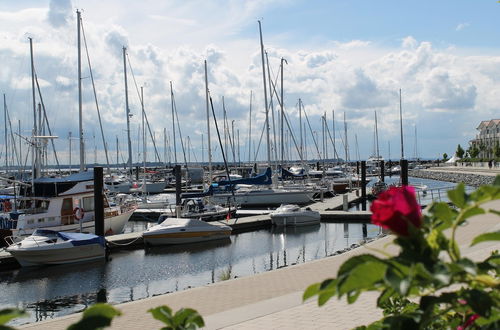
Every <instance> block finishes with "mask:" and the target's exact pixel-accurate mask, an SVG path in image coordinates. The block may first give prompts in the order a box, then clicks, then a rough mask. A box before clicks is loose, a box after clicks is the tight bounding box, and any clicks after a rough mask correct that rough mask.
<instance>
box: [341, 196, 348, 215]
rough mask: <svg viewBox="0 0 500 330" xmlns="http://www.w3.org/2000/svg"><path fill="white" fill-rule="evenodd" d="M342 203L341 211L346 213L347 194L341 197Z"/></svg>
mask: <svg viewBox="0 0 500 330" xmlns="http://www.w3.org/2000/svg"><path fill="white" fill-rule="evenodd" d="M342 202H343V203H342V210H343V211H346V212H347V211H348V210H349V200H348V199H347V194H343V195H342Z"/></svg>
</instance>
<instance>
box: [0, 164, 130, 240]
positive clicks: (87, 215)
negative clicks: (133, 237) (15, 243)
mask: <svg viewBox="0 0 500 330" xmlns="http://www.w3.org/2000/svg"><path fill="white" fill-rule="evenodd" d="M89 179H90V180H89ZM103 198H104V200H103V204H104V232H105V233H106V235H112V234H119V233H121V232H122V231H123V229H124V228H125V225H126V224H127V221H128V220H129V219H130V217H131V216H132V213H133V212H134V210H135V208H136V205H135V203H130V202H126V203H120V204H117V205H112V204H110V203H109V202H108V199H107V197H106V196H104V197H103ZM17 202H18V203H17V205H16V207H15V208H14V207H13V209H14V210H13V211H12V212H9V213H4V214H0V220H1V221H0V224H1V226H2V228H0V229H3V230H4V231H8V232H9V233H8V235H13V236H18V237H26V236H29V235H31V234H32V233H33V232H34V231H36V230H37V229H42V228H43V229H48V230H54V231H58V232H60V231H65V232H70V231H73V232H75V231H81V232H86V233H93V232H94V221H95V206H94V182H93V173H92V172H84V173H79V174H75V175H72V176H69V177H66V178H55V179H52V178H42V179H40V181H39V182H37V181H35V196H32V197H18V199H17Z"/></svg>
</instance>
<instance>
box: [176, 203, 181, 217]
mask: <svg viewBox="0 0 500 330" xmlns="http://www.w3.org/2000/svg"><path fill="white" fill-rule="evenodd" d="M181 210H182V205H176V206H175V217H176V218H180V217H181Z"/></svg>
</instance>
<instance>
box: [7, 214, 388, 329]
mask: <svg viewBox="0 0 500 330" xmlns="http://www.w3.org/2000/svg"><path fill="white" fill-rule="evenodd" d="M134 225H137V226H142V225H144V223H142V224H141V223H139V224H134ZM363 226H366V229H365V233H366V237H363V232H364V230H363ZM378 234H379V227H376V226H373V225H362V224H330V223H321V224H320V225H313V226H305V227H296V228H286V229H283V228H281V229H279V228H271V229H267V230H257V231H253V232H246V233H241V234H236V235H232V236H231V238H230V239H228V240H223V241H214V242H211V243H210V242H209V243H207V242H204V243H198V244H189V245H179V246H164V247H155V248H148V249H137V250H121V251H117V252H113V253H112V255H111V260H110V261H109V262H94V263H82V264H73V265H61V266H52V267H42V268H33V269H29V268H25V269H18V270H14V271H7V272H1V273H0V292H1V293H2V294H1V296H0V309H1V308H6V307H13V306H17V307H19V308H23V309H26V310H27V311H28V313H29V314H30V317H28V318H22V319H18V320H17V321H16V324H23V323H29V322H36V321H41V320H45V319H49V318H53V317H57V316H62V315H66V314H71V313H75V312H78V311H82V310H83V309H85V308H86V307H87V306H89V305H91V304H93V303H95V302H97V301H101V302H108V303H111V304H117V303H122V302H127V301H133V300H138V299H144V298H147V297H152V296H155V295H160V294H165V293H169V292H174V291H179V290H185V289H188V288H192V287H198V286H202V285H206V284H210V283H215V282H218V281H222V280H224V279H228V278H235V277H242V276H249V275H253V274H257V273H261V272H265V271H269V270H273V269H277V268H281V267H286V266H290V265H294V264H299V263H304V262H307V261H310V260H315V259H319V258H324V257H326V256H329V255H332V254H334V253H336V252H337V251H342V250H344V249H346V248H348V247H351V245H353V244H357V243H360V242H361V241H363V240H364V239H365V238H374V237H376V236H377V235H378ZM332 275H334V274H332ZM186 307H188V306H186Z"/></svg>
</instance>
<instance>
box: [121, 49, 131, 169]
mask: <svg viewBox="0 0 500 330" xmlns="http://www.w3.org/2000/svg"><path fill="white" fill-rule="evenodd" d="M123 74H124V78H125V112H126V115H127V146H128V160H127V166H128V168H129V173H130V174H131V175H132V141H131V139H130V109H129V107H128V82H127V48H126V47H123Z"/></svg>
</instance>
